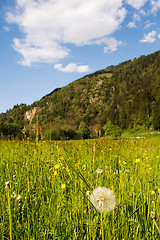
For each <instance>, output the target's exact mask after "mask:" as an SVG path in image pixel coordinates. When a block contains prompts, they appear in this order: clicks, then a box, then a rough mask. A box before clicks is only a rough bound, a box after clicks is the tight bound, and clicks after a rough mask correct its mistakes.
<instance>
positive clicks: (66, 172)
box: [0, 137, 160, 240]
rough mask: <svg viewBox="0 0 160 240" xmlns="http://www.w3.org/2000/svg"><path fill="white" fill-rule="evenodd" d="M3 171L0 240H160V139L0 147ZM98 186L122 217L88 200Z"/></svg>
mask: <svg viewBox="0 0 160 240" xmlns="http://www.w3.org/2000/svg"><path fill="white" fill-rule="evenodd" d="M98 168H100V169H103V172H102V173H101V174H98V173H97V172H96V169H98ZM0 170H1V175H0V196H1V198H0V239H4V240H5V239H17V240H19V239H28V240H33V239H34V240H37V239H46V240H48V239H58V240H62V239H64V240H66V239H88V240H89V239H95V240H96V239H115V240H117V239H127V240H130V239H135V240H140V239H146V240H148V239H152V240H154V239H155V240H156V239H159V238H160V230H159V229H160V211H159V210H160V142H159V138H155V137H149V138H145V139H119V140H110V139H105V138H104V139H99V140H86V141H57V142H39V143H37V144H36V143H32V142H29V141H24V142H23V141H0ZM6 182H9V184H8V185H6V184H5V183H6ZM98 186H101V187H102V186H104V187H107V188H110V189H112V190H114V192H115V194H116V199H117V205H116V208H115V209H114V211H112V212H109V213H102V214H101V213H100V212H98V211H97V210H96V209H95V208H94V206H93V205H92V204H91V203H90V202H89V201H88V199H87V197H86V192H87V191H88V190H90V191H92V190H93V189H95V188H96V187H98ZM19 195H20V196H21V198H20V199H19V198H18V196H19Z"/></svg>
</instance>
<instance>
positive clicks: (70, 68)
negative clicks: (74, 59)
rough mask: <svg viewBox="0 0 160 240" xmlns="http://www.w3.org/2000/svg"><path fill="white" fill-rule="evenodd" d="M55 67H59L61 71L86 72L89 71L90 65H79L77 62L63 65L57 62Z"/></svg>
mask: <svg viewBox="0 0 160 240" xmlns="http://www.w3.org/2000/svg"><path fill="white" fill-rule="evenodd" d="M54 68H55V69H57V70H58V71H60V72H68V73H71V72H79V73H84V72H89V70H90V69H89V66H88V65H80V66H78V65H77V64H75V63H69V64H68V65H67V66H65V67H63V66H62V64H60V63H59V64H58V63H57V64H55V65H54Z"/></svg>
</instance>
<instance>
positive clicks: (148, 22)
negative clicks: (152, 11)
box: [144, 20, 155, 29]
mask: <svg viewBox="0 0 160 240" xmlns="http://www.w3.org/2000/svg"><path fill="white" fill-rule="evenodd" d="M153 25H155V23H152V22H150V21H149V20H148V21H146V22H145V26H144V29H146V28H150V27H151V26H153Z"/></svg>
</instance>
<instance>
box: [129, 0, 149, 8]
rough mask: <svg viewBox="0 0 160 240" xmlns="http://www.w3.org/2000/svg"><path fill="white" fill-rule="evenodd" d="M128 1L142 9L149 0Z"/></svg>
mask: <svg viewBox="0 0 160 240" xmlns="http://www.w3.org/2000/svg"><path fill="white" fill-rule="evenodd" d="M126 2H127V3H128V4H129V5H131V6H132V7H134V8H136V9H140V8H141V7H143V6H144V5H145V3H146V2H148V0H126Z"/></svg>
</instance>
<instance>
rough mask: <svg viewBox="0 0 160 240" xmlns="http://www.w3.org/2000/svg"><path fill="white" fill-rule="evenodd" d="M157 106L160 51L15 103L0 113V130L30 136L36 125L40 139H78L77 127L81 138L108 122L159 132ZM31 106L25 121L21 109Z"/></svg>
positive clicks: (101, 131)
mask: <svg viewBox="0 0 160 240" xmlns="http://www.w3.org/2000/svg"><path fill="white" fill-rule="evenodd" d="M159 106H160V51H157V52H155V53H152V54H150V55H147V56H144V55H142V56H140V57H139V58H135V59H131V60H128V61H125V62H122V63H120V64H118V65H115V66H113V65H111V66H108V67H106V68H104V69H101V70H98V71H96V72H94V73H91V74H88V75H85V76H84V77H82V78H80V79H77V80H75V81H73V82H71V83H70V84H68V85H67V86H65V87H62V88H56V89H54V90H53V91H52V92H50V93H49V94H47V95H45V96H43V97H42V98H41V99H40V100H39V101H35V102H34V103H32V104H31V105H29V106H27V105H25V104H21V105H19V106H18V105H17V106H14V107H13V109H12V110H9V111H7V112H6V113H4V114H0V132H2V134H3V135H13V136H14V137H16V136H19V137H21V138H22V137H24V136H28V137H31V138H34V137H35V136H36V130H35V129H36V128H37V124H38V127H39V134H40V137H41V138H43V139H49V138H52V139H68V138H69V139H72V138H79V137H82V129H83V132H84V133H85V134H84V136H85V137H97V136H102V135H103V134H104V129H105V125H106V124H107V123H108V122H111V123H112V124H113V125H116V126H119V128H121V129H122V130H125V129H132V128H135V127H137V128H144V129H148V128H153V129H156V130H158V129H160V120H159V119H160V108H159ZM33 109H34V116H32V120H27V118H26V117H25V114H26V112H27V111H28V113H29V111H30V112H32V110H33ZM28 116H29V115H28ZM28 119H29V118H28ZM81 126H82V129H81ZM84 136H83V137H84Z"/></svg>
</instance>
